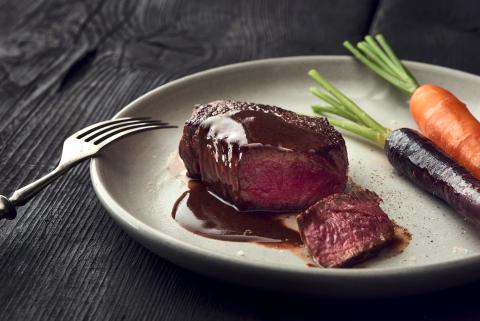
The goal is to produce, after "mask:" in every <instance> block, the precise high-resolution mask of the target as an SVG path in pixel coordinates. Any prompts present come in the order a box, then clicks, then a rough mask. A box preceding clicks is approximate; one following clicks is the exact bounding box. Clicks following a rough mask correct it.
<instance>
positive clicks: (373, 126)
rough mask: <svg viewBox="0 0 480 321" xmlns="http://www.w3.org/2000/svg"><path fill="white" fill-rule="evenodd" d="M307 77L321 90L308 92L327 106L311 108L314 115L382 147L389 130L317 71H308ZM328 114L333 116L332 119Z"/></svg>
mask: <svg viewBox="0 0 480 321" xmlns="http://www.w3.org/2000/svg"><path fill="white" fill-rule="evenodd" d="M308 75H309V76H310V77H311V78H312V79H313V80H314V81H315V82H316V83H317V84H318V85H319V86H320V88H321V89H323V90H320V89H318V88H316V87H311V88H310V92H311V93H312V94H313V95H315V96H316V97H318V98H320V99H321V100H322V101H324V102H325V103H327V105H322V106H320V105H314V106H312V110H313V112H314V113H316V114H318V115H322V116H324V117H326V118H327V120H328V122H329V123H330V124H331V125H333V126H335V127H339V128H342V129H344V130H346V131H349V132H352V133H354V134H356V135H359V136H361V137H364V138H366V139H368V140H370V141H372V142H374V143H375V144H377V145H379V146H382V147H383V145H384V144H385V140H386V138H387V137H388V135H389V134H390V129H388V128H386V127H384V126H382V125H381V124H380V123H378V122H377V121H376V120H375V119H373V118H372V117H370V115H368V114H367V113H366V112H365V111H364V110H363V109H362V108H360V107H359V106H358V105H357V104H356V103H355V102H353V101H352V100H351V99H350V98H348V97H347V96H346V95H344V94H343V93H342V92H341V91H340V90H338V88H336V87H335V86H333V85H332V84H331V83H330V82H329V81H328V80H326V79H325V78H324V77H323V76H322V75H320V73H319V72H318V71H317V70H315V69H312V70H310V71H309V72H308ZM328 114H330V115H334V117H332V116H330V115H328Z"/></svg>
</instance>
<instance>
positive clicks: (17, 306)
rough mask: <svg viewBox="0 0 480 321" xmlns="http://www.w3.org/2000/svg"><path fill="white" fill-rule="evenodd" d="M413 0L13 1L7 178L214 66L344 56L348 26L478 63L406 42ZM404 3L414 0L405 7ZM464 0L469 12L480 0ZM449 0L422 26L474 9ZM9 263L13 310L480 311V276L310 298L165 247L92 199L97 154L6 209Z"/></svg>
mask: <svg viewBox="0 0 480 321" xmlns="http://www.w3.org/2000/svg"><path fill="white" fill-rule="evenodd" d="M401 3H403V2H400V1H383V2H381V3H380V4H378V3H377V1H375V0H362V1H356V0H350V1H348V0H341V1H333V0H331V1H315V0H302V1H290V0H281V1H278V0H268V1H266V0H262V1H259V0H243V1H238V0H228V1H227V0H216V1H214V0H202V1H194V0H191V1H174V0H164V1H148V0H141V1H126V0H103V1H101V0H89V1H67V0H52V1H40V0H38V1H33V0H0V117H1V119H2V120H3V121H2V122H1V123H0V150H1V151H2V158H1V159H0V170H1V172H2V180H1V184H0V190H1V191H2V192H3V193H6V194H8V193H10V192H12V191H13V190H14V189H15V188H17V187H18V186H21V185H22V184H25V183H27V182H29V181H31V180H32V179H34V178H36V177H38V176H40V175H41V174H43V173H45V172H47V171H48V170H50V169H52V168H53V167H54V166H55V164H56V162H57V160H58V156H59V152H60V149H61V144H62V141H63V139H64V138H65V137H66V136H68V135H69V134H70V133H71V132H73V131H75V130H77V129H79V128H82V127H84V126H85V125H87V124H90V123H93V122H96V121H99V120H103V119H106V118H109V117H111V116H112V115H114V114H115V113H116V112H117V111H119V110H120V109H121V108H122V107H123V106H125V105H126V104H127V103H128V102H129V101H131V100H133V99H134V98H136V97H138V96H139V95H141V94H142V93H145V92H146V91H148V90H150V89H152V88H155V87H157V86H159V85H162V84H164V83H166V82H168V81H171V80H173V79H176V78H178V77H181V76H183V75H187V74H190V73H192V72H196V71H200V70H205V69H208V68H211V67H215V66H220V65H224V64H228V63H234V62H239V61H246V60H251V59H258V58H266V57H277V56H289V55H309V54H342V53H344V50H343V48H342V47H341V42H342V41H343V40H344V39H350V40H353V41H355V40H358V39H360V38H361V36H362V35H364V34H365V33H367V32H368V31H369V30H373V31H378V30H382V29H385V33H386V34H387V35H388V36H389V38H390V37H391V38H392V40H393V42H394V45H395V47H396V48H398V50H399V52H400V53H401V55H402V56H406V57H407V58H411V59H417V60H424V61H429V62H434V63H442V64H447V65H451V66H457V67H461V68H464V69H466V70H471V71H473V72H476V71H477V68H479V66H480V64H479V63H478V62H475V61H473V60H471V59H470V60H464V57H463V56H462V54H461V53H455V52H453V53H451V55H447V54H446V53H445V54H444V55H442V56H441V57H443V58H442V59H445V60H442V61H438V60H436V59H438V58H437V56H436V55H434V54H433V53H432V50H431V48H430V47H429V46H427V45H425V46H421V44H420V43H419V46H418V47H416V49H415V50H413V51H412V47H411V46H410V45H409V43H408V42H406V41H405V40H402V39H407V38H402V37H403V36H402V35H404V34H407V35H408V34H409V33H410V31H405V30H403V28H401V27H403V26H402V22H401V21H403V20H402V19H410V15H411V12H410V11H409V10H410V9H409V7H408V6H407V5H404V4H401ZM429 3H433V2H431V1H430V2H429ZM435 3H437V2H435ZM377 5H378V6H379V8H380V11H378V12H377V11H376V8H377ZM399 6H402V8H403V7H404V6H405V8H404V9H402V10H403V11H401V10H400V13H401V17H398V16H397V15H398V12H399V11H398V10H397V9H396V8H397V7H399ZM462 6H463V7H462V8H464V9H465V10H467V11H468V8H469V6H471V8H476V2H475V1H470V2H465V3H464V4H462ZM441 7H442V6H441ZM442 8H443V7H442ZM445 8H447V6H445ZM456 10H459V9H456ZM443 12H444V11H439V12H438V13H437V12H435V14H434V15H433V16H431V17H429V18H428V19H427V18H425V19H424V20H425V21H426V22H425V26H427V25H428V24H427V21H428V20H429V19H430V21H432V20H434V21H435V25H436V26H437V28H439V29H442V28H443V27H441V26H443V25H444V24H445V21H447V22H450V21H457V23H459V24H462V25H465V26H467V25H469V26H473V25H475V24H476V23H477V22H476V20H475V19H474V18H475V17H474V15H473V13H472V14H471V15H463V12H464V11H461V10H460V11H458V12H451V13H448V14H449V16H448V17H449V18H448V19H447V18H445V19H446V20H438V21H437V20H435V19H439V18H438V17H437V15H438V14H441V13H443ZM458 14H460V16H461V18H456V17H457V16H456V15H458ZM423 15H424V16H428V15H429V13H428V12H424V13H423ZM372 19H374V20H373V21H372ZM455 19H459V20H455ZM465 19H467V20H468V19H470V20H469V21H468V22H467V21H464V20H465ZM395 21H397V22H398V23H395ZM412 23H413V22H412ZM399 25H400V26H399ZM445 28H446V27H445ZM435 30H436V29H435ZM405 32H407V33H405ZM475 32H476V31H475ZM453 35H456V34H455V33H453ZM445 37H452V34H451V33H445ZM439 39H440V38H439ZM448 39H449V41H453V40H452V38H448ZM471 39H473V38H470V37H466V38H462V39H461V41H462V44H461V45H460V46H463V47H462V48H467V45H471V43H470V42H469V41H470V40H471ZM438 43H439V42H438V41H437V42H434V44H438ZM478 49H479V46H478V45H476V46H475V48H471V49H470V50H472V52H473V50H478ZM0 271H1V273H0V302H2V304H1V307H0V320H298V319H304V320H318V319H319V318H323V319H326V320H331V319H335V320H349V319H352V318H353V317H355V319H358V320H359V319H362V318H363V317H366V316H368V317H369V319H370V320H383V319H385V315H388V316H389V319H391V320H404V319H408V320H438V319H439V318H440V317H441V318H442V319H444V320H460V319H461V318H463V320H475V319H478V318H480V315H479V314H480V313H479V311H477V310H478V309H477V308H476V302H475V301H474V298H475V297H476V296H470V295H469V293H470V292H474V291H476V290H477V289H478V287H479V286H480V285H478V284H477V285H470V286H468V287H463V288H460V289H457V290H452V291H449V292H444V293H440V294H436V295H433V296H428V297H420V298H414V299H408V300H400V299H397V300H384V301H381V302H367V303H365V302H358V301H348V302H345V301H335V300H324V299H319V298H298V297H292V296H288V295H285V294H278V293H269V292H262V291H258V290H249V289H244V288H239V287H236V286H232V285H227V284H224V283H220V282H218V281H213V280H209V279H206V278H203V277H200V276H197V275H195V274H192V273H191V272H188V271H185V270H183V269H181V268H178V267H176V266H174V265H172V264H170V263H168V262H166V261H164V260H163V259H161V258H159V257H157V256H155V255H154V254H152V253H151V252H149V251H148V250H146V249H144V248H143V247H141V246H140V245H138V244H137V243H135V242H134V241H133V240H131V239H130V238H129V237H128V236H127V235H126V234H125V233H124V232H123V231H122V230H120V228H119V227H117V226H116V225H115V224H114V222H113V221H112V220H111V219H110V217H109V216H108V215H107V213H106V212H105V210H104V209H103V208H102V207H101V205H100V203H99V202H98V201H97V199H96V198H95V195H94V192H93V190H92V188H91V186H90V183H89V175H88V168H87V164H83V165H80V166H79V167H77V168H75V169H74V170H73V171H72V172H70V173H69V174H68V175H67V176H65V177H64V178H62V179H60V180H58V181H57V182H56V183H55V184H53V185H52V186H51V187H50V188H48V189H47V190H45V191H44V192H42V193H41V194H40V195H39V196H38V197H37V198H35V199H34V200H33V201H32V202H30V203H29V204H28V205H27V206H25V207H24V208H22V209H21V210H20V213H19V216H18V218H17V219H16V220H15V221H2V222H0ZM285 282H290V280H285ZM352 286H354V285H352ZM451 302H453V303H451ZM460 302H462V310H461V312H459V310H458V304H459V303H460ZM346 306H348V308H345V307H346ZM371 306H375V307H376V309H378V310H375V311H376V312H375V313H373V312H372V310H371V309H370V307H371ZM418 309H420V312H414V311H416V310H418Z"/></svg>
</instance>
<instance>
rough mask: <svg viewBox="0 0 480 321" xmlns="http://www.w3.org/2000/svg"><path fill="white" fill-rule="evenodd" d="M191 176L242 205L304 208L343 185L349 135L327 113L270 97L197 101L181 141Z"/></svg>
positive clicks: (182, 154) (279, 208)
mask: <svg viewBox="0 0 480 321" xmlns="http://www.w3.org/2000/svg"><path fill="white" fill-rule="evenodd" d="M180 156H181V157H182V159H183V160H184V162H185V164H186V167H187V169H188V172H189V174H190V176H193V177H201V179H202V181H203V182H204V183H205V184H206V185H207V187H208V188H209V189H210V190H211V191H213V192H214V193H216V194H217V195H219V196H220V197H222V198H224V199H225V200H227V201H229V202H231V203H232V204H234V205H235V206H236V207H237V208H238V209H239V210H260V209H262V210H299V209H300V210H301V209H304V208H306V207H308V206H310V205H311V204H313V203H315V202H316V201H317V200H318V199H319V198H321V197H324V196H326V195H330V194H332V193H337V192H340V191H343V190H344V189H345V185H346V181H347V169H348V159H347V152H346V148H345V142H344V140H343V138H342V136H341V135H340V133H339V132H337V131H336V130H335V129H334V128H333V127H332V126H330V125H329V124H328V123H327V121H326V120H325V119H323V118H312V117H307V116H302V115H298V114H295V113H293V112H290V111H287V110H284V109H281V108H278V107H273V106H266V105H258V104H250V103H240V102H232V101H218V102H214V103H210V104H207V105H202V106H197V107H195V110H194V113H193V116H192V119H190V120H189V121H187V124H186V125H185V129H184V135H183V137H182V141H181V142H180Z"/></svg>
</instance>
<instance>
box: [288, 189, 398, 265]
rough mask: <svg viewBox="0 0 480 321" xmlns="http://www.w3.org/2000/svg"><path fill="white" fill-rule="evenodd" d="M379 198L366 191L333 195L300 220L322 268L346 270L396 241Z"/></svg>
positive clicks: (312, 251)
mask: <svg viewBox="0 0 480 321" xmlns="http://www.w3.org/2000/svg"><path fill="white" fill-rule="evenodd" d="M380 201H381V200H380V198H379V197H378V196H377V195H376V194H375V193H373V192H370V191H367V190H363V191H356V192H351V193H338V194H334V195H330V196H328V197H326V198H324V199H322V200H320V201H318V202H317V203H316V204H314V205H312V206H311V207H310V208H308V209H307V210H306V211H304V212H303V213H301V214H300V215H298V216H297V222H298V226H299V229H300V235H301V237H302V240H303V242H304V243H305V245H306V246H307V248H308V250H309V252H310V254H311V255H312V257H313V259H314V260H315V261H316V262H317V263H318V264H319V265H321V266H323V267H345V266H350V265H353V264H355V263H358V262H360V261H363V260H365V259H367V258H369V257H371V256H373V255H375V254H377V252H378V251H379V250H380V248H381V247H382V246H384V245H385V244H386V243H387V242H389V241H390V240H392V239H393V237H394V224H393V223H392V221H390V219H389V218H388V216H387V214H385V213H384V212H383V211H382V209H381V208H380V205H379V204H380Z"/></svg>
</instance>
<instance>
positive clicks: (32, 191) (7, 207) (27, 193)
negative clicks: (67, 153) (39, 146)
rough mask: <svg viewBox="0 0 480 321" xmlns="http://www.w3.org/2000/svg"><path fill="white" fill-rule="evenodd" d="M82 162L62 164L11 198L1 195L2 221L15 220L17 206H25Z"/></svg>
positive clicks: (0, 217)
mask: <svg viewBox="0 0 480 321" xmlns="http://www.w3.org/2000/svg"><path fill="white" fill-rule="evenodd" d="M79 162H80V161H76V162H72V163H66V164H60V165H58V166H57V167H56V168H55V169H54V170H53V171H51V172H50V173H48V174H47V175H45V176H42V177H41V178H39V179H37V180H36V181H34V182H32V183H30V184H28V185H26V186H24V187H22V188H20V189H17V190H16V191H15V192H14V193H13V194H12V196H10V197H9V198H7V197H5V196H3V195H0V219H8V220H13V219H14V218H15V217H16V216H17V211H16V209H15V207H16V206H22V205H25V204H26V203H27V202H28V201H29V200H30V199H32V198H33V197H34V196H35V195H37V194H38V193H39V192H40V191H41V190H42V189H44V188H45V187H46V186H48V185H50V183H51V182H53V181H54V180H55V179H56V178H57V177H59V176H61V175H62V174H63V173H65V172H66V171H68V170H69V169H70V168H72V167H73V166H75V165H76V164H78V163H79Z"/></svg>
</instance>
